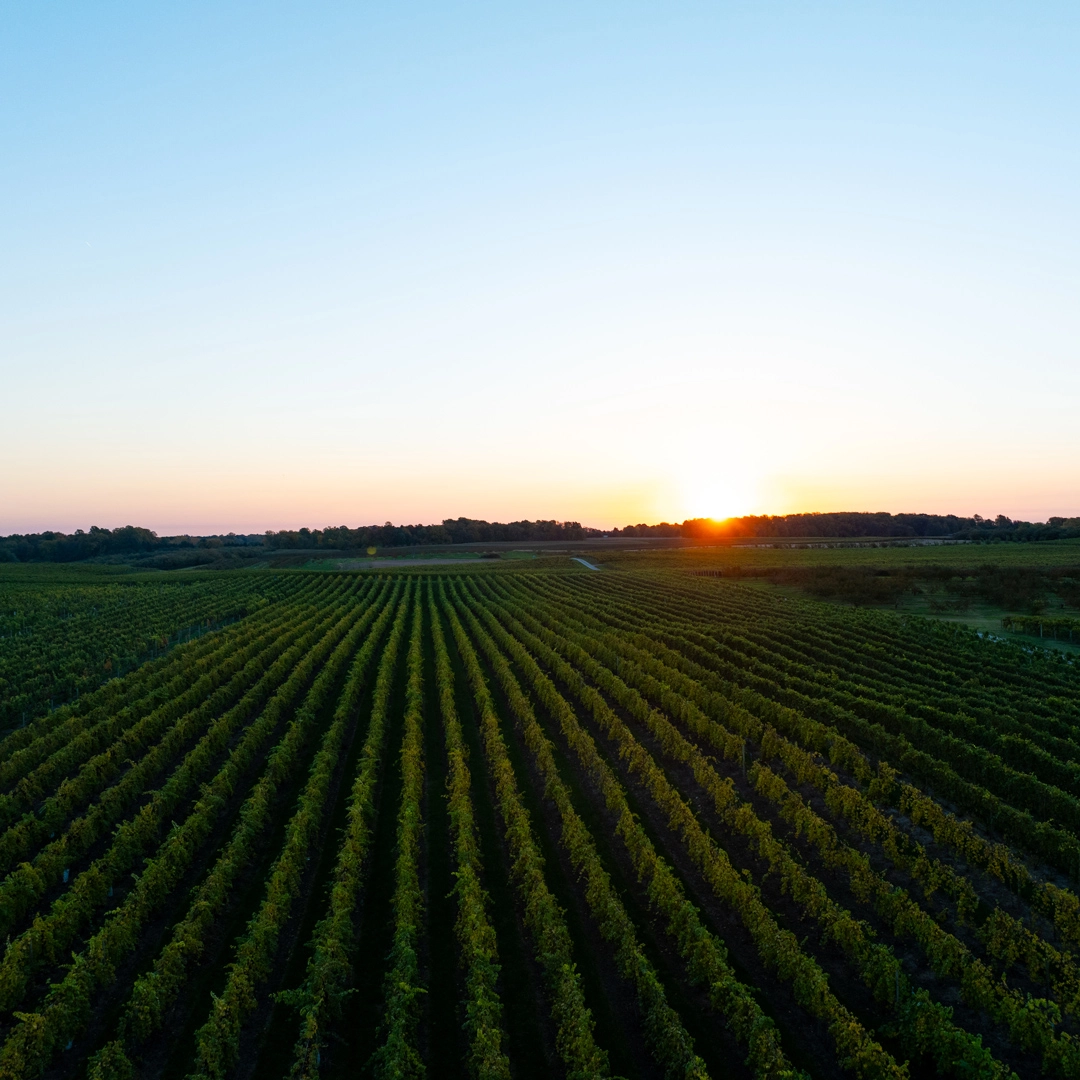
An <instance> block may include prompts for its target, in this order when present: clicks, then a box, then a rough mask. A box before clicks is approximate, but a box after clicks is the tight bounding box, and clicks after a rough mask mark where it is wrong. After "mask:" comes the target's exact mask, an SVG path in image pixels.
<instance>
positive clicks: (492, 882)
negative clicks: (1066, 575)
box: [0, 563, 1080, 1080]
mask: <svg viewBox="0 0 1080 1080" xmlns="http://www.w3.org/2000/svg"><path fill="white" fill-rule="evenodd" d="M563 565H565V563H564V564H563ZM159 580H165V581H167V583H166V584H157V583H156V582H158V581H159ZM1069 632H1070V633H1071V628H1069ZM0 730H3V732H4V733H5V734H4V736H3V738H2V739H0V924H2V925H0V934H2V935H3V936H4V937H5V938H6V945H5V948H4V952H3V956H2V959H0V1080H33V1078H37V1077H49V1078H53V1077H55V1078H61V1077H77V1078H79V1080H83V1078H88V1080H130V1078H134V1077H148V1078H149V1077H153V1078H162V1080H174V1078H175V1080H184V1078H190V1080H224V1078H230V1080H232V1078H236V1080H248V1078H253V1077H258V1078H274V1080H285V1078H289V1080H315V1078H317V1077H326V1078H336V1077H345V1076H349V1077H352V1076H362V1077H372V1078H375V1080H383V1078H407V1077H409V1078H418V1077H424V1076H427V1077H431V1078H432V1080H439V1078H444V1077H446V1078H451V1077H453V1078H458V1077H460V1078H466V1077H471V1078H485V1080H487V1078H492V1080H494V1078H506V1080H509V1078H511V1077H514V1078H533V1077H536V1078H540V1077H559V1076H562V1077H567V1078H572V1080H585V1078H589V1077H597V1078H600V1077H626V1078H628V1080H629V1078H642V1080H645V1078H650V1080H651V1078H657V1080H660V1078H667V1080H675V1078H684V1077H685V1078H691V1077H693V1078H704V1077H708V1076H711V1077H717V1078H718V1077H727V1076H741V1077H761V1078H765V1077H768V1078H781V1077H791V1078H795V1077H801V1076H812V1077H857V1078H861V1080H879V1078H896V1080H899V1078H902V1077H911V1078H913V1080H914V1078H919V1077H930V1076H947V1077H957V1078H964V1080H967V1078H971V1077H980V1078H987V1080H990V1078H1001V1080H1006V1078H1009V1077H1012V1076H1016V1077H1021V1078H1026V1077H1038V1076H1044V1075H1045V1076H1049V1077H1063V1078H1076V1077H1080V667H1078V666H1077V663H1076V662H1075V661H1074V660H1073V659H1072V658H1070V657H1068V656H1065V655H1061V654H1059V653H1054V652H1050V651H1044V650H1043V649H1041V648H1039V647H1038V643H1037V642H1036V643H1034V644H1033V643H1032V641H1031V639H1030V638H1029V639H1028V640H1026V641H1021V640H1019V639H1010V640H997V639H996V638H993V637H991V636H989V635H986V636H980V635H978V634H976V633H975V632H974V631H971V630H968V629H966V628H963V627H959V626H956V625H949V624H946V623H941V622H935V621H932V620H929V619H922V618H904V617H900V616H897V615H894V614H892V613H884V612H876V611H861V610H853V609H850V608H843V607H839V606H830V605H827V604H824V603H819V602H815V601H810V600H800V599H796V598H793V597H791V596H789V595H778V594H774V593H769V592H767V591H764V590H762V589H758V588H754V587H752V586H749V585H746V584H742V583H740V582H738V581H733V580H729V579H725V578H720V577H711V576H705V575H702V574H700V573H694V572H691V571H690V570H687V569H667V570H648V569H638V568H635V567H633V566H629V565H628V566H626V567H623V568H620V569H615V570H610V571H603V572H600V573H596V572H592V571H589V570H586V569H584V568H583V567H578V568H575V569H573V570H569V569H543V568H540V569H536V570H531V571H524V572H523V571H515V570H513V569H512V568H510V567H495V568H491V569H487V568H485V569H484V570H470V569H466V568H462V569H452V570H448V569H447V568H443V569H442V570H441V571H436V570H419V571H414V572H408V573H404V572H403V573H397V574H389V573H378V572H373V573H327V572H324V573H312V572H299V571H297V572H274V571H269V570H267V571H244V572H235V573H226V572H223V573H220V574H217V575H209V574H204V575H201V576H198V575H196V576H192V577H190V578H188V579H179V578H173V579H157V578H155V579H151V580H149V581H148V580H145V579H141V578H140V579H139V580H131V581H114V582H107V581H103V582H100V583H89V584H86V583H82V584H80V583H74V582H72V583H63V582H61V583H56V582H50V581H47V580H44V579H43V580H42V581H40V582H32V583H27V584H23V585H18V586H16V585H9V584H3V585H0Z"/></svg>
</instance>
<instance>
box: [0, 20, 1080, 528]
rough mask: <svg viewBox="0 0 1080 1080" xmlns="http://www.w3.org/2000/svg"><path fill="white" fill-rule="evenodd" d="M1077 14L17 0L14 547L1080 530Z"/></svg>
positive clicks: (9, 161)
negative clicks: (631, 533) (941, 518)
mask: <svg viewBox="0 0 1080 1080" xmlns="http://www.w3.org/2000/svg"><path fill="white" fill-rule="evenodd" d="M1077 55H1080V8H1078V7H1077V6H1076V5H1075V4H1016V3H1011V4H994V3H979V4H974V3H972V4H967V3H951V4H940V3H919V2H913V3H905V4H886V3H857V2H853V3H814V2H802V3H797V4H789V3H783V2H777V3H770V4H749V3H746V4H734V3H728V4H725V3H708V4H689V3H679V2H671V3H662V4H661V3H652V4H643V3H632V2H630V3H620V4H614V3H610V4H609V3H585V2H581V0H578V2H575V3H568V4H561V3H555V2H551V3H545V4H542V5H539V4H534V5H521V4H518V5H507V4H471V3H469V4H458V3H451V2H443V3H438V4H420V3H407V2H405V3H401V4H393V5H391V4H343V3H342V4H323V3H317V2H314V3H309V4H276V3H271V2H265V0H264V2H262V3H258V4H240V3H220V2H217V3H213V4H209V3H208V4H201V3H187V4H182V5H163V4H135V3H127V4H113V3H107V2H99V3H94V4H75V3H54V4H48V5H44V4H34V5H13V4H9V5H5V6H4V7H3V9H2V11H0V533H8V532H14V531H20V532H21V531H32V530H38V529H46V528H52V529H62V530H71V529H74V528H77V527H81V528H89V526H90V525H92V524H94V525H100V526H103V527H114V526H117V525H122V524H128V523H131V524H139V525H144V526H147V527H150V528H154V529H156V530H157V531H158V532H160V533H163V534H168V533H176V532H219V531H220V532H224V531H230V530H235V531H237V532H249V531H262V530H263V529H270V528H275V529H276V528H296V527H300V526H303V525H307V526H310V527H321V526H323V525H331V524H348V525H359V524H370V523H382V522H383V521H392V522H394V523H396V524H400V523H404V522H433V521H439V520H442V519H443V518H445V517H457V516H459V515H465V516H468V517H479V518H486V519H488V520H503V521H505V520H512V519H519V518H530V519H531V518H555V519H558V520H577V521H581V522H583V523H585V524H590V525H595V526H598V527H611V526H619V525H624V524H627V523H631V522H642V521H644V522H653V521H659V520H682V519H683V518H685V517H689V516H713V517H724V516H729V515H735V514H742V513H788V512H796V511H807V510H822V511H826V510H875V511H876V510H889V511H893V512H900V511H923V512H949V513H959V514H973V513H981V514H983V515H984V516H986V517H993V516H995V515H996V514H998V513H1005V514H1008V515H1009V516H1010V517H1019V518H1024V519H1029V520H1045V518H1047V517H1048V516H1051V515H1077V514H1080V289H1078V286H1080V199H1078V198H1077V193H1078V192H1080V64H1077V62H1076V57H1077Z"/></svg>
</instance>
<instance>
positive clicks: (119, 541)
mask: <svg viewBox="0 0 1080 1080" xmlns="http://www.w3.org/2000/svg"><path fill="white" fill-rule="evenodd" d="M604 537H620V538H642V539H665V538H669V539H679V538H682V539H689V540H696V541H699V542H702V543H710V542H721V543H722V542H724V541H727V540H736V539H743V538H745V539H750V538H755V539H789V540H790V539H810V538H815V537H830V538H843V539H858V538H861V537H865V538H883V539H884V538H896V539H904V538H912V539H915V538H924V539H954V540H973V541H983V542H985V541H1033V540H1061V539H1069V538H1074V537H1080V517H1074V518H1064V517H1052V518H1050V519H1049V520H1048V521H1046V522H1030V521H1014V520H1012V519H1011V518H1008V517H1006V516H1005V515H1004V514H999V515H998V516H997V517H996V518H994V519H992V520H991V519H989V518H983V517H981V516H980V515H979V514H975V515H974V516H972V517H959V516H957V515H955V514H887V513H862V512H845V513H824V514H818V513H813V514H779V515H773V514H762V515H748V516H745V517H734V518H726V519H724V520H723V521H717V520H714V519H713V518H688V519H687V520H685V521H683V522H681V523H679V522H667V521H662V522H660V523H659V524H655V525H646V524H638V525H626V526H624V527H623V528H621V529H608V530H604V529H596V528H591V527H589V526H586V525H582V524H581V523H580V522H578V521H546V520H540V519H538V520H536V521H528V520H523V521H510V522H499V521H484V520H481V519H476V518H466V517H458V518H446V519H444V520H443V521H442V522H441V523H439V524H437V525H393V524H391V523H390V522H389V521H388V522H386V523H385V524H383V525H360V526H358V527H356V528H350V527H349V526H347V525H336V526H328V527H326V528H323V529H308V528H303V529H282V530H277V531H275V530H267V531H266V532H265V533H228V534H224V535H222V534H218V535H213V536H189V535H181V536H158V534H157V533H156V532H153V531H152V530H150V529H145V528H140V527H138V526H135V525H125V526H123V527H121V528H117V529H103V528H99V527H98V526H96V525H95V526H92V527H91V528H90V530H89V531H88V532H84V531H83V530H82V529H77V530H76V531H75V532H74V533H62V532H56V531H47V532H40V533H25V534H22V533H13V534H12V535H11V536H3V537H0V562H79V561H82V560H84V559H103V558H111V557H120V558H121V559H123V558H124V557H131V556H144V557H145V556H153V555H161V556H166V555H169V554H170V553H172V554H174V555H177V556H179V555H182V554H183V553H184V552H185V551H187V552H190V553H192V554H194V552H195V551H201V552H203V554H204V558H203V559H196V560H195V561H196V562H198V561H206V560H207V559H209V558H210V556H211V554H213V553H215V552H216V553H217V554H221V553H222V551H221V549H232V550H233V551H238V550H239V549H243V548H247V549H251V548H261V549H264V550H269V551H304V550H331V551H342V552H346V551H362V550H366V549H368V548H376V549H379V548H395V547H410V546H416V545H421V544H424V545H429V544H491V543H532V542H539V541H569V542H576V541H581V540H594V539H601V538H604ZM189 561H190V560H189Z"/></svg>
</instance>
